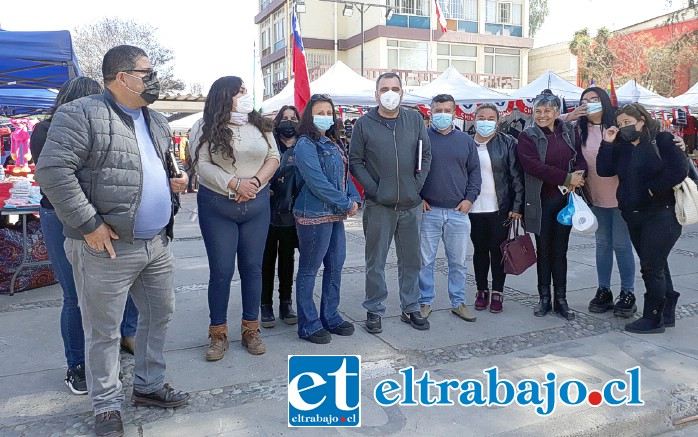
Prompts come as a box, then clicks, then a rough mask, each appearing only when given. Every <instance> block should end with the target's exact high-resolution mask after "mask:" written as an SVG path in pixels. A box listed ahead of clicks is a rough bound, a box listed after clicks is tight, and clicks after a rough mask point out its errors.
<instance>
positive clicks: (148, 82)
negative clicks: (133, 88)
mask: <svg viewBox="0 0 698 437" xmlns="http://www.w3.org/2000/svg"><path fill="white" fill-rule="evenodd" d="M143 85H144V86H145V89H144V90H143V92H142V93H141V97H142V98H143V100H145V101H146V102H148V104H149V105H152V104H153V103H155V101H156V100H157V99H158V98H159V97H160V80H159V79H158V77H157V75H155V73H151V74H149V75H147V76H145V77H143Z"/></svg>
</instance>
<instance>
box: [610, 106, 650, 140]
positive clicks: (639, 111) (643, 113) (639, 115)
mask: <svg viewBox="0 0 698 437" xmlns="http://www.w3.org/2000/svg"><path fill="white" fill-rule="evenodd" d="M621 114H625V115H629V116H630V117H632V118H634V119H635V120H637V121H640V120H642V119H643V118H644V119H645V120H644V122H645V125H644V126H643V128H642V132H641V133H640V138H641V139H644V140H647V141H653V140H654V137H656V136H657V133H659V128H660V127H661V125H660V124H659V122H658V121H657V120H655V119H654V118H652V116H651V115H650V113H649V112H647V109H645V107H644V106H642V105H641V104H639V103H628V104H627V105H623V106H621V107H620V108H618V110H617V111H616V113H615V114H614V118H615V119H616V120H618V116H619V115H621Z"/></svg>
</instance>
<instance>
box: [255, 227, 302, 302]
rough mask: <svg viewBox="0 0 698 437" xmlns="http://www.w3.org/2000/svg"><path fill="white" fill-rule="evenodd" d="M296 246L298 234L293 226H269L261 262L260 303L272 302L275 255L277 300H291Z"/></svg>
mask: <svg viewBox="0 0 698 437" xmlns="http://www.w3.org/2000/svg"><path fill="white" fill-rule="evenodd" d="M296 247H298V236H297V235H296V227H295V226H288V227H277V226H269V233H268V234H267V243H266V246H265V248H264V260H263V262H262V305H271V304H272V297H273V295H274V273H275V271H276V260H277V257H278V260H279V300H281V301H288V300H291V294H292V287H293V267H294V254H295V250H296ZM277 255H278V256H277Z"/></svg>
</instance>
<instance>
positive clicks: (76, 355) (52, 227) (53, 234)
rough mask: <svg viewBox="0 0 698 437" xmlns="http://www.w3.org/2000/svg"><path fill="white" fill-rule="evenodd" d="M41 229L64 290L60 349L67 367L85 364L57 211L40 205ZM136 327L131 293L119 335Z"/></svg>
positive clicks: (79, 320)
mask: <svg viewBox="0 0 698 437" xmlns="http://www.w3.org/2000/svg"><path fill="white" fill-rule="evenodd" d="M39 214H40V217H41V232H42V233H43V235H44V244H46V251H47V252H48V257H49V259H50V260H51V264H52V267H53V271H54V272H55V273H56V279H58V282H59V283H60V284H61V288H62V289H63V308H62V309H61V336H62V337H63V349H64V350H65V359H66V361H67V363H68V367H75V366H77V365H80V364H85V334H84V332H83V330H82V316H81V314H80V306H79V305H78V295H77V291H76V289H75V281H74V280H73V268H72V266H71V265H70V262H69V261H68V257H67V256H66V254H65V250H63V242H64V241H65V237H64V236H63V224H62V223H61V221H60V220H59V219H58V216H57V215H56V211H54V210H53V209H49V208H44V207H41V209H40V211H39ZM137 326H138V310H137V309H136V306H135V305H134V304H133V300H132V299H131V296H130V295H129V296H128V299H127V300H126V307H125V308H124V315H123V320H122V321H121V335H122V336H123V337H132V336H134V335H136V328H137Z"/></svg>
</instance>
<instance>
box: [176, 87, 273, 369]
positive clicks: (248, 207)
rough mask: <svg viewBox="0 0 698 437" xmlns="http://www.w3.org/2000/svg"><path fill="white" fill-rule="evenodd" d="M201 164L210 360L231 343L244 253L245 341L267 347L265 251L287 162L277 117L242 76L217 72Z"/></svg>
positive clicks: (196, 140) (255, 350)
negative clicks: (263, 330) (230, 318)
mask: <svg viewBox="0 0 698 437" xmlns="http://www.w3.org/2000/svg"><path fill="white" fill-rule="evenodd" d="M190 141H191V144H192V147H193V148H194V150H195V152H194V167H195V169H196V173H197V174H198V175H199V177H200V187H199V192H198V195H197V206H198V209H199V226H200V227H201V235H202V236H203V238H204V245H205V246H206V254H207V255H208V263H209V270H210V276H209V283H208V306H209V312H210V319H211V321H210V325H209V338H210V339H211V340H210V344H209V347H208V349H207V351H206V360H208V361H216V360H220V359H221V358H223V355H224V353H225V351H226V350H227V349H228V325H227V314H228V300H229V298H230V281H231V280H232V278H233V273H234V271H235V259H236V257H237V261H238V267H239V270H240V282H241V285H240V288H241V292H242V327H241V333H242V346H243V347H245V348H247V350H248V352H250V353H251V354H255V355H258V354H263V353H264V352H265V347H264V344H263V343H262V341H261V339H260V338H259V320H258V318H259V304H260V299H261V295H262V257H263V254H264V244H263V242H264V240H265V239H266V235H267V230H268V226H269V213H270V211H269V188H268V187H267V182H268V181H269V179H271V177H272V176H273V175H274V172H275V171H276V169H277V167H278V166H279V151H278V149H277V148H276V146H275V145H274V137H273V135H272V125H271V122H270V121H269V120H266V119H264V118H263V117H262V115H261V114H260V113H259V112H256V111H254V108H253V104H252V98H251V96H250V95H249V94H247V88H246V87H245V84H244V83H243V82H242V80H241V79H240V78H239V77H236V76H225V77H221V78H220V79H218V80H216V81H215V82H214V83H213V85H212V86H211V90H210V91H209V93H208V97H207V98H206V104H205V107H204V117H203V118H202V119H201V120H199V121H197V122H196V123H195V124H194V126H193V127H192V131H191V138H190Z"/></svg>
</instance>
